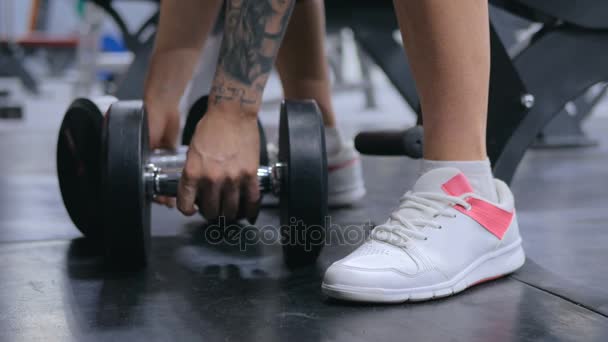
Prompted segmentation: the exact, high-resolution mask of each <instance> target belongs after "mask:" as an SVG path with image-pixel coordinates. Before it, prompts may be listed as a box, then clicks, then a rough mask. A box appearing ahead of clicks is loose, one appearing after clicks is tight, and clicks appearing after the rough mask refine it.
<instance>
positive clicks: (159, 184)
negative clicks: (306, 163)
mask: <svg viewBox="0 0 608 342" xmlns="http://www.w3.org/2000/svg"><path fill="white" fill-rule="evenodd" d="M152 160H153V158H150V161H152ZM168 160H171V157H169V158H168V159H167V158H166V159H164V160H163V161H164V162H167V161H168ZM172 160H173V161H177V160H178V157H177V156H175V159H172ZM184 162H185V158H184V159H183V162H181V163H174V164H171V165H169V163H165V164H164V166H163V165H156V164H154V163H152V162H150V163H148V164H147V165H146V166H145V171H144V181H145V183H146V193H147V195H148V196H168V197H175V196H177V189H178V185H179V180H180V179H181V177H182V170H183V166H184ZM161 164H162V163H161ZM285 169H286V165H285V164H282V163H276V164H274V165H272V166H261V167H259V168H258V184H259V187H260V193H262V194H267V193H273V194H275V195H278V194H279V193H280V191H281V180H282V179H283V177H284V173H285Z"/></svg>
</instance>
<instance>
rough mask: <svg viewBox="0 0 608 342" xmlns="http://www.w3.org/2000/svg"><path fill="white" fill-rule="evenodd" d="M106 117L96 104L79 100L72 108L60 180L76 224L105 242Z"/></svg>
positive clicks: (62, 133)
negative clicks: (103, 168) (103, 137)
mask: <svg viewBox="0 0 608 342" xmlns="http://www.w3.org/2000/svg"><path fill="white" fill-rule="evenodd" d="M102 121H103V115H102V113H101V112H100V110H99V108H98V107H97V105H96V104H95V103H93V102H92V101H90V100H88V99H77V100H75V101H74V102H72V104H71V105H70V107H69V108H68V110H67V112H66V113H65V116H64V117H63V121H62V123H61V128H60V129H59V138H58V140H57V155H56V157H57V177H58V179H59V189H60V190H61V197H62V199H63V203H64V205H65V208H66V210H67V211H68V214H69V215H70V218H71V219H72V222H74V224H75V225H76V227H77V228H78V230H80V231H81V232H82V234H84V236H85V237H87V238H89V239H90V240H91V241H96V242H97V241H98V242H101V239H102V238H103V235H102V233H103V232H102V227H101V216H100V208H101V194H100V181H101V176H100V172H101V171H100V170H101V168H100V163H99V153H100V149H101V126H102Z"/></svg>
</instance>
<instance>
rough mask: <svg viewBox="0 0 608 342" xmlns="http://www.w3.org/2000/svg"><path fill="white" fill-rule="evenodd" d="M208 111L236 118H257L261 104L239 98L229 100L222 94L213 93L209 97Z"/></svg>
mask: <svg viewBox="0 0 608 342" xmlns="http://www.w3.org/2000/svg"><path fill="white" fill-rule="evenodd" d="M208 111H209V112H213V113H216V114H222V115H225V116H228V117H234V118H245V119H246V118H254V119H257V117H258V113H259V111H260V106H259V105H258V104H257V103H244V102H243V101H239V100H236V101H227V100H225V99H223V98H222V97H220V96H217V95H214V94H212V95H211V96H210V97H209V107H208Z"/></svg>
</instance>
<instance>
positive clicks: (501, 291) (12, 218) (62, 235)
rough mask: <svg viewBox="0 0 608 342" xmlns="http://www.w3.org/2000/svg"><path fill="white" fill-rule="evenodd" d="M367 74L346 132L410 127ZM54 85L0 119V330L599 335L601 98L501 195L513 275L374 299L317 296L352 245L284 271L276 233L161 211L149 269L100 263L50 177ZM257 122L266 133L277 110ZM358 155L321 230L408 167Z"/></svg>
mask: <svg viewBox="0 0 608 342" xmlns="http://www.w3.org/2000/svg"><path fill="white" fill-rule="evenodd" d="M374 81H375V83H376V89H377V94H378V103H379V107H378V108H377V109H376V110H363V109H362V108H363V96H362V95H360V94H358V93H344V94H340V95H336V97H335V98H336V107H337V109H338V113H339V114H338V115H339V118H340V120H341V122H342V126H343V127H344V128H343V129H344V131H345V132H347V134H348V135H350V134H354V132H356V131H357V130H359V129H361V128H362V127H365V128H369V127H370V126H372V127H377V128H383V127H393V128H395V127H397V126H403V127H405V126H407V125H409V124H411V123H412V122H413V116H412V115H411V114H410V113H409V111H408V109H407V107H406V106H405V105H404V104H403V103H402V102H401V100H400V99H399V98H398V96H397V95H396V94H395V92H394V90H392V88H390V86H388V85H387V83H386V81H385V80H384V79H383V78H382V77H381V76H378V75H376V76H375V79H374ZM68 90H69V88H68V85H66V84H65V82H61V81H48V82H45V83H44V86H43V95H42V97H41V98H36V99H33V98H31V99H28V101H27V108H26V118H25V120H24V121H21V122H0V155H1V156H2V163H1V164H0V188H1V189H2V190H3V191H2V192H0V270H2V272H0V341H38V340H40V341H107V340H119V341H123V340H132V341H135V340H147V341H166V340H176V341H200V340H205V341H215V340H222V341H245V340H255V341H284V340H288V339H289V340H291V341H372V340H378V341H403V340H411V341H490V340H491V341H494V342H498V341H606V340H608V289H607V288H606V286H605V284H606V283H608V264H606V263H605V261H606V260H607V258H608V249H606V246H607V245H608V233H607V232H606V222H608V211H606V209H607V208H608V181H607V178H606V170H608V158H607V157H608V137H607V136H606V134H605V132H606V130H607V129H608V117H607V116H606V115H605V114H606V113H608V103H607V102H604V103H602V104H601V105H600V106H599V107H598V110H597V112H596V113H595V114H594V115H593V116H592V117H591V118H590V119H589V120H588V121H587V123H586V126H585V127H586V129H587V130H588V132H589V135H590V136H592V137H593V138H596V139H598V140H599V141H600V144H599V146H598V147H593V148H586V149H570V150H534V151H530V152H529V153H528V154H527V155H526V157H525V159H524V161H523V163H522V164H521V166H520V168H519V170H518V172H517V175H516V177H515V179H514V181H513V190H514V193H515V196H516V200H517V202H516V203H517V209H518V213H519V218H520V226H521V230H522V235H523V238H524V246H525V249H526V252H527V255H528V260H527V262H526V265H525V266H524V267H523V268H522V270H520V271H518V272H517V273H515V274H514V275H512V276H510V277H507V278H505V279H502V280H498V281H495V282H492V283H487V284H483V285H480V286H477V287H475V288H472V289H470V290H467V291H465V292H464V293H462V294H460V295H457V296H455V297H451V298H447V299H443V300H439V301H435V302H423V303H417V304H404V305H395V306H378V305H352V304H347V303H342V302H336V301H332V300H329V299H327V298H324V297H323V296H322V295H321V292H320V288H319V284H320V279H321V276H322V274H323V270H324V269H325V268H326V267H327V266H328V265H329V264H330V263H331V262H332V261H334V260H336V259H337V258H340V257H342V256H343V255H345V254H347V253H348V252H349V251H350V250H352V249H353V248H355V246H354V245H352V244H350V245H345V244H339V243H334V244H333V245H330V246H327V247H326V248H325V249H324V251H323V253H322V255H321V258H320V260H319V263H318V265H317V266H315V267H310V268H306V269H302V270H298V271H289V270H287V269H286V268H285V267H284V266H283V265H282V257H281V249H280V246H279V245H278V244H276V243H275V244H271V245H264V246H260V245H253V246H252V245H247V246H240V247H243V248H239V246H230V245H213V244H210V243H208V242H207V241H206V240H205V231H204V229H202V227H201V226H202V220H201V219H200V218H198V217H194V218H184V217H182V216H180V215H179V214H178V213H177V212H175V211H170V210H168V209H164V208H160V207H154V209H153V236H154V237H153V241H152V244H153V252H152V261H151V265H150V267H149V268H148V269H147V270H145V271H144V272H141V273H137V274H117V273H112V272H107V271H105V270H104V269H103V268H102V267H101V260H100V258H99V257H97V256H95V253H93V252H92V251H91V250H90V248H89V246H88V245H87V244H86V242H85V241H83V240H82V239H79V233H78V231H77V230H76V229H75V228H74V226H73V224H72V223H71V221H70V219H69V217H68V215H67V213H66V212H65V210H64V208H63V204H62V201H61V197H60V194H59V190H58V186H57V181H56V176H55V165H54V153H55V152H54V149H55V142H56V138H57V136H56V134H57V133H56V132H57V129H58V127H59V123H60V120H61V116H62V115H63V112H64V110H65V108H66V106H67V104H68V103H69V102H70V97H69V95H67V94H68V93H69V91H68ZM275 90H276V89H275ZM262 120H263V121H264V123H265V124H266V126H268V130H269V132H271V133H270V135H271V136H272V132H273V131H275V130H276V122H277V120H276V114H275V113H273V112H272V110H268V111H266V112H265V113H263V114H262ZM363 162H364V172H365V177H366V179H367V187H368V196H367V197H366V199H365V201H363V202H361V203H360V204H358V205H355V206H353V207H351V208H345V209H340V210H336V211H332V213H331V214H332V222H333V223H334V224H335V225H334V226H332V228H331V229H332V230H345V229H352V230H353V231H356V232H360V233H361V236H363V234H364V232H365V231H366V230H369V228H370V226H372V225H373V224H374V223H376V222H380V221H383V220H384V219H385V218H386V217H387V215H388V214H389V212H390V211H391V210H392V208H393V207H394V206H395V205H396V204H397V199H398V198H399V196H400V195H401V194H402V193H403V192H404V191H405V190H406V189H407V188H408V187H410V186H411V184H412V183H413V181H414V177H415V174H416V169H417V162H416V161H412V160H409V159H406V158H380V157H365V158H364V159H363ZM382 180H391V182H390V183H389V182H388V181H382ZM395 184H396V185H397V186H395ZM277 214H278V213H277V210H276V209H274V208H268V209H264V211H263V212H262V214H261V216H260V219H259V221H258V226H260V227H261V226H266V225H270V226H277V225H278V215H277ZM245 231H251V232H252V234H254V235H255V232H256V230H255V229H252V228H245Z"/></svg>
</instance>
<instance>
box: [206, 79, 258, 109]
mask: <svg viewBox="0 0 608 342" xmlns="http://www.w3.org/2000/svg"><path fill="white" fill-rule="evenodd" d="M211 93H213V94H214V95H215V96H214V97H213V103H214V104H218V103H220V102H222V101H239V102H240V103H241V106H243V105H254V104H256V103H257V100H256V99H250V98H247V96H246V93H245V89H244V88H235V87H226V86H224V84H223V83H216V84H214V85H213V86H212V87H211Z"/></svg>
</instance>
